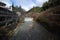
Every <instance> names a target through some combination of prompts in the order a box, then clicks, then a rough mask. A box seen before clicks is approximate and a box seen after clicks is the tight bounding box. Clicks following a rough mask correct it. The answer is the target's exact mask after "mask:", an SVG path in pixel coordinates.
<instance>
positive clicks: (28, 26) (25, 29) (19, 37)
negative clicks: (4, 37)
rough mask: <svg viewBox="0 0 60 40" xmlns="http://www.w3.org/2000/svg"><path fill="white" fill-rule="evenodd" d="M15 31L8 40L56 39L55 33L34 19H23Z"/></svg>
mask: <svg viewBox="0 0 60 40" xmlns="http://www.w3.org/2000/svg"><path fill="white" fill-rule="evenodd" d="M17 31H18V32H17V33H16V34H15V35H14V36H13V37H12V38H11V39H10V40H56V36H55V35H53V34H51V33H50V32H48V31H47V30H46V29H45V28H44V27H43V26H42V25H40V24H38V23H37V22H35V21H25V22H24V23H23V24H22V26H19V28H18V30H17ZM57 40H58V39H57Z"/></svg>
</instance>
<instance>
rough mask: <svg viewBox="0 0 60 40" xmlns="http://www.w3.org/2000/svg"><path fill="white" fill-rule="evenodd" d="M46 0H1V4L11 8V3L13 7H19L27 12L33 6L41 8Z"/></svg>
mask: <svg viewBox="0 0 60 40" xmlns="http://www.w3.org/2000/svg"><path fill="white" fill-rule="evenodd" d="M46 1H48V0H2V2H4V3H6V4H7V7H9V6H11V4H12V3H13V4H14V5H15V6H21V7H22V8H23V9H25V10H26V11H28V10H29V9H31V8H32V7H34V6H40V7H41V6H42V4H43V3H44V2H46Z"/></svg>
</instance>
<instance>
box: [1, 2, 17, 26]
mask: <svg viewBox="0 0 60 40" xmlns="http://www.w3.org/2000/svg"><path fill="white" fill-rule="evenodd" d="M5 6H6V4H5V3H2V2H0V27H1V26H9V25H12V24H13V23H14V24H15V23H16V22H17V20H18V19H17V17H18V16H17V14H16V13H15V12H13V11H10V10H9V9H7V8H5Z"/></svg>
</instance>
